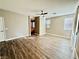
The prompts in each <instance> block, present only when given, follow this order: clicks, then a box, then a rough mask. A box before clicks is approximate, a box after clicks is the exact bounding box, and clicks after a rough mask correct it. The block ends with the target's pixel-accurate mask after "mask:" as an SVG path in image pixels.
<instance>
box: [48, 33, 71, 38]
mask: <svg viewBox="0 0 79 59" xmlns="http://www.w3.org/2000/svg"><path fill="white" fill-rule="evenodd" d="M47 34H48V35H52V36H57V37H61V38H66V39H70V38H67V37H65V36H61V35H57V34H51V33H47Z"/></svg>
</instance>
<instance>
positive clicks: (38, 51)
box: [0, 35, 71, 59]
mask: <svg viewBox="0 0 79 59" xmlns="http://www.w3.org/2000/svg"><path fill="white" fill-rule="evenodd" d="M70 57H71V49H70V40H68V39H64V38H59V37H54V36H50V35H44V36H37V37H25V38H18V39H15V40H11V41H7V42H1V43H0V58H2V59H70Z"/></svg>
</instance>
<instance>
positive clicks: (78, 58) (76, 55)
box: [75, 50, 79, 59]
mask: <svg viewBox="0 0 79 59" xmlns="http://www.w3.org/2000/svg"><path fill="white" fill-rule="evenodd" d="M75 57H76V59H79V57H78V54H77V51H76V50H75Z"/></svg>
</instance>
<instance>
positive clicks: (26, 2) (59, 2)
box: [0, 0, 77, 15]
mask: <svg viewBox="0 0 79 59" xmlns="http://www.w3.org/2000/svg"><path fill="white" fill-rule="evenodd" d="M76 3H77V0H0V8H1V9H5V10H9V11H13V12H17V13H21V14H24V15H36V14H38V13H40V10H44V11H45V12H48V13H49V15H50V14H51V15H54V14H53V13H56V15H60V14H71V13H73V12H74V9H75V6H76Z"/></svg>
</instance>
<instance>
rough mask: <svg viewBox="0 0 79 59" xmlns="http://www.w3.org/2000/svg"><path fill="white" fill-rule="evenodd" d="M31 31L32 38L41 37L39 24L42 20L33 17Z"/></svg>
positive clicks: (30, 25) (30, 24)
mask: <svg viewBox="0 0 79 59" xmlns="http://www.w3.org/2000/svg"><path fill="white" fill-rule="evenodd" d="M29 22H30V23H29V27H30V28H29V31H30V33H29V34H31V36H33V35H34V36H37V35H39V22H40V19H39V17H33V18H30V21H29Z"/></svg>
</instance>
